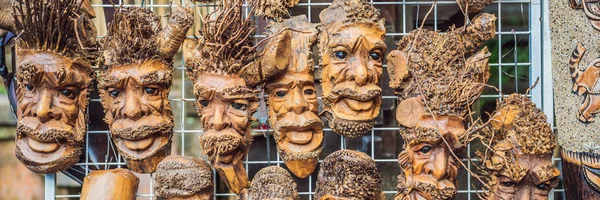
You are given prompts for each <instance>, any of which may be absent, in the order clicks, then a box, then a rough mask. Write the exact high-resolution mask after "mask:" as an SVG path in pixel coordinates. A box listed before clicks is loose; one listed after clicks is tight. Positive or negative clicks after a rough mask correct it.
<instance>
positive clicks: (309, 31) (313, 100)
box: [261, 15, 323, 178]
mask: <svg viewBox="0 0 600 200" xmlns="http://www.w3.org/2000/svg"><path fill="white" fill-rule="evenodd" d="M316 26H317V24H312V23H309V22H308V19H307V18H306V16H305V15H301V16H295V17H292V18H290V19H285V20H283V21H282V22H277V23H271V24H270V25H269V27H268V28H267V35H268V36H272V35H277V34H279V35H289V37H280V38H287V40H288V41H287V43H289V44H288V45H286V46H285V48H286V52H287V53H286V54H288V55H289V56H286V57H282V58H283V59H279V60H278V59H277V57H275V56H281V55H279V54H268V53H267V54H264V56H263V57H262V58H261V61H262V63H268V62H278V63H280V64H285V65H286V68H285V70H283V71H282V72H280V73H279V74H277V75H276V76H274V77H272V78H271V79H268V80H267V84H266V86H265V88H266V93H267V94H268V95H269V97H268V106H269V120H270V123H271V125H272V126H273V128H274V130H275V133H274V137H275V140H276V142H277V151H278V152H279V155H280V156H281V158H282V159H283V160H284V162H285V164H286V165H287V167H288V168H289V169H290V171H292V173H294V175H296V176H297V177H300V178H306V177H308V176H310V174H312V172H313V171H314V169H315V167H316V166H317V162H318V160H319V155H320V154H321V151H322V150H323V144H322V141H323V130H322V127H323V122H321V119H320V118H319V116H318V109H319V104H318V102H317V91H316V88H315V82H314V62H313V60H312V46H313V45H314V44H315V43H316V40H317V33H318V31H317V29H316ZM292 38H293V40H292ZM273 42H276V43H279V42H277V41H273Z"/></svg>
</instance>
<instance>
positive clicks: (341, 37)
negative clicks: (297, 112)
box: [319, 0, 387, 138]
mask: <svg viewBox="0 0 600 200" xmlns="http://www.w3.org/2000/svg"><path fill="white" fill-rule="evenodd" d="M319 18H320V19H321V26H320V30H321V35H320V37H319V53H320V54H321V61H320V63H319V65H320V66H321V67H322V70H321V81H322V84H321V86H322V87H323V104H324V108H323V109H324V110H323V113H322V114H323V115H325V117H326V118H327V120H328V121H329V126H330V127H331V128H332V129H333V131H335V132H336V133H338V134H341V135H345V136H348V137H352V138H355V137H360V136H362V135H364V134H366V133H367V132H368V131H370V130H371V128H373V120H374V119H375V117H377V115H379V108H380V107H381V88H380V87H379V79H380V78H381V75H382V74H383V68H382V65H383V64H382V62H383V54H384V53H385V52H386V49H387V47H386V45H385V41H384V39H385V19H382V18H381V17H380V15H379V11H378V10H377V9H375V7H374V6H373V5H371V4H370V3H368V2H366V1H364V0H335V1H333V3H332V4H331V6H329V7H328V8H327V9H325V10H323V11H322V12H321V14H319Z"/></svg>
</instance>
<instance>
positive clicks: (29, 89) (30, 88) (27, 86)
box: [25, 84, 33, 91]
mask: <svg viewBox="0 0 600 200" xmlns="http://www.w3.org/2000/svg"><path fill="white" fill-rule="evenodd" d="M25 89H27V91H32V90H33V85H31V84H25Z"/></svg>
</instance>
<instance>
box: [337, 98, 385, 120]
mask: <svg viewBox="0 0 600 200" xmlns="http://www.w3.org/2000/svg"><path fill="white" fill-rule="evenodd" d="M379 105H381V98H375V99H370V100H367V101H359V100H356V99H351V98H344V99H341V100H340V101H339V102H337V103H336V104H334V105H333V106H332V111H333V113H335V115H336V116H337V117H339V118H342V119H346V120H353V121H368V120H372V119H373V118H375V117H377V115H379V109H377V108H378V107H379Z"/></svg>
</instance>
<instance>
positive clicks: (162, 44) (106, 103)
mask: <svg viewBox="0 0 600 200" xmlns="http://www.w3.org/2000/svg"><path fill="white" fill-rule="evenodd" d="M192 25H193V17H192V13H191V11H190V10H186V9H184V8H182V7H181V6H178V7H177V8H176V9H175V10H173V11H172V13H171V15H170V19H169V24H168V26H167V27H166V28H165V29H162V28H161V25H160V20H159V18H158V16H156V15H155V14H154V13H153V12H152V11H151V10H150V9H149V8H140V7H128V8H125V7H120V8H119V9H118V10H117V12H116V13H115V17H114V20H113V21H112V23H110V24H109V25H108V34H107V36H106V37H105V38H103V40H102V56H101V59H100V62H99V66H100V70H99V73H98V89H99V93H100V99H101V102H102V105H103V107H104V109H105V113H106V116H105V118H104V120H105V121H106V123H107V124H108V125H109V127H110V130H111V134H112V137H111V138H112V140H113V141H114V143H115V144H116V146H117V149H118V150H119V153H120V154H121V156H123V158H124V159H125V161H126V163H127V167H128V168H129V169H131V170H133V171H135V172H138V173H151V172H154V171H155V170H156V165H157V164H158V163H159V162H160V161H161V160H162V159H163V158H165V157H166V156H167V155H169V154H170V152H171V137H172V135H173V112H172V111H171V104H170V103H169V100H168V96H169V91H170V88H171V76H172V73H173V63H172V59H173V56H174V54H175V53H176V52H177V49H179V46H181V43H182V42H183V39H185V33H186V32H187V30H188V29H189V28H190V27H191V26H192Z"/></svg>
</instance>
